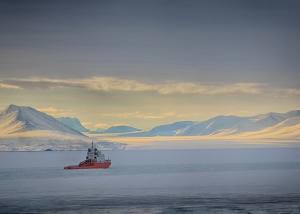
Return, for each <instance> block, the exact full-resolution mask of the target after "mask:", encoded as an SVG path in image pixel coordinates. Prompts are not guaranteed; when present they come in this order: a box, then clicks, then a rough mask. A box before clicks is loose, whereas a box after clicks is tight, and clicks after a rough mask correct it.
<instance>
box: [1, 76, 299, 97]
mask: <svg viewBox="0 0 300 214" xmlns="http://www.w3.org/2000/svg"><path fill="white" fill-rule="evenodd" d="M2 82H5V83H4V84H9V85H12V86H15V87H19V88H34V87H37V88H49V87H50V88H53V87H54V88H57V87H76V88H83V89H87V90H92V91H100V92H113V91H123V92H156V93H159V94H162V95H168V94H200V95H225V94H252V95H256V94H263V93H273V94H277V93H280V94H284V95H299V94H300V89H298V88H286V89H285V88H283V89H276V88H271V87H270V86H268V85H267V84H261V83H243V82H241V83H232V84H212V83H211V84H208V83H200V82H174V81H173V82H172V81H168V82H163V83H146V82H143V81H137V80H129V79H120V78H115V77H106V76H98V77H91V78H83V79H51V78H36V77H35V78H23V79H9V80H3V81H2Z"/></svg>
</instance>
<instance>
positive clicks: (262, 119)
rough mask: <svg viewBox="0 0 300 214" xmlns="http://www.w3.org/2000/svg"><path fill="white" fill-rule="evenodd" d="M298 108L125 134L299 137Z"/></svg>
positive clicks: (299, 114) (182, 123)
mask: <svg viewBox="0 0 300 214" xmlns="http://www.w3.org/2000/svg"><path fill="white" fill-rule="evenodd" d="M299 127H300V110H295V111H289V112H286V113H274V112H271V113H267V114H260V115H256V116H251V117H239V116H233V115H228V116H217V117H213V118H211V119H208V120H205V121H200V122H196V121H180V122H175V123H171V124H166V125H160V126H156V127H154V128H152V129H151V130H149V131H143V132H137V133H130V134H124V135H122V136H126V137H153V136H210V137H213V136H215V137H216V136H218V137H221V136H223V137H228V136H236V137H245V136H249V137H255V136H257V137H259V136H260V137H262V138H263V137H269V138H272V137H273V136H274V137H279V138H280V137H284V138H300V129H299Z"/></svg>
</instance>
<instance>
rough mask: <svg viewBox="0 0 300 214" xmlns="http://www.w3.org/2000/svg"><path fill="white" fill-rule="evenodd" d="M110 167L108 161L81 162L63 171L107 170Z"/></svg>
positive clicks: (66, 167)
mask: <svg viewBox="0 0 300 214" xmlns="http://www.w3.org/2000/svg"><path fill="white" fill-rule="evenodd" d="M110 165H111V162H110V161H104V162H85V161H84V162H81V163H80V164H79V165H74V166H65V167H64V169H107V168H109V167H110Z"/></svg>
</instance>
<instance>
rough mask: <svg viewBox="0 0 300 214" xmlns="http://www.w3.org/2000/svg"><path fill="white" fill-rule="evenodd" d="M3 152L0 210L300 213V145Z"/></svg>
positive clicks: (47, 211)
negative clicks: (106, 162) (96, 159)
mask: <svg viewBox="0 0 300 214" xmlns="http://www.w3.org/2000/svg"><path fill="white" fill-rule="evenodd" d="M105 153H106V154H107V155H109V156H110V158H111V159H112V167H111V168H110V169H107V170H71V171H68V170H63V167H64V166H65V165H70V164H76V163H78V162H80V161H81V160H82V159H84V157H85V151H65V152H0V213H142V212H144V213H182V212H185V213H300V149H284V148H277V149H223V150H222V149H214V150H193V151H191V150H180V151H179V150H173V151H171V150H170V151H166V150H157V151H155V150H152V151H149V150H148V151H146V150H145V151H107V152H105Z"/></svg>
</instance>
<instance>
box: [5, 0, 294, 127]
mask: <svg viewBox="0 0 300 214" xmlns="http://www.w3.org/2000/svg"><path fill="white" fill-rule="evenodd" d="M299 56H300V2H299V1H296V0H294V1H292V0H286V1H281V0H251V1H250V0H235V1H234V0H229V1H221V0H219V1H216V0H207V1H201V0H197V1H193V0H190V1H184V0H181V1H177V0H172V1H171V0H153V1H143V0H139V1H131V0H129V1H113V0H112V1H111V0H110V1H108V0H107V1H102V0H98V1H96V0H95V1H93V0H89V1H83V0H82V1H65V0H63V1H38V0H35V1H31V0H27V1H15V0H9V1H3V0H1V1H0V108H1V109H3V108H5V107H6V106H7V105H9V104H12V103H13V104H16V105H26V106H32V107H34V108H37V109H39V110H41V111H44V112H47V113H49V114H51V115H53V116H55V117H60V116H72V117H78V118H79V119H80V120H81V121H82V123H83V124H84V125H85V126H87V127H88V128H105V127H108V126H111V125H132V126H135V127H138V128H142V129H148V128H151V127H153V126H155V125H159V124H164V123H169V122H174V121H179V120H197V121H199V120H205V119H207V118H210V117H213V116H216V115H221V114H223V115H228V114H234V115H242V116H247V115H255V114H260V113H266V112H271V111H272V112H286V111H289V110H295V109H300V99H299V98H300V81H299V80H300V70H299V68H300V59H299Z"/></svg>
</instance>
